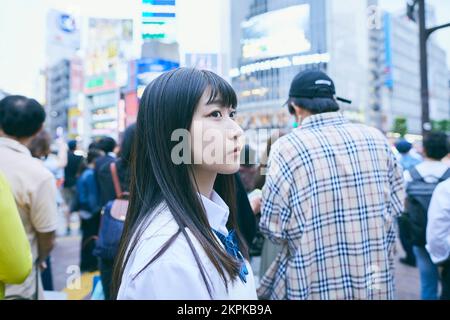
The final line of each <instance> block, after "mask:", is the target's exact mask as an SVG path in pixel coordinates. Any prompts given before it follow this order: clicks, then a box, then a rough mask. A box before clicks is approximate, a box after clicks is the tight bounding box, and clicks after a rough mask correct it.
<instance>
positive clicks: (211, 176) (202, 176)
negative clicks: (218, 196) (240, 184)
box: [193, 165, 217, 199]
mask: <svg viewBox="0 0 450 320" xmlns="http://www.w3.org/2000/svg"><path fill="white" fill-rule="evenodd" d="M193 174H194V178H195V181H196V182H197V186H198V191H199V192H200V193H201V194H202V195H203V196H205V197H207V198H208V199H210V198H211V193H212V191H213V188H214V182H215V181H216V177H217V172H213V171H207V170H204V169H202V168H200V167H199V166H196V165H194V168H193Z"/></svg>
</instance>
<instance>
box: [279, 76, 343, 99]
mask: <svg viewBox="0 0 450 320" xmlns="http://www.w3.org/2000/svg"><path fill="white" fill-rule="evenodd" d="M289 98H310V99H311V98H330V99H336V100H339V101H342V102H345V103H352V102H351V100H348V99H344V98H341V97H336V89H335V87H334V82H333V80H331V78H330V77H329V76H327V75H326V74H325V73H324V72H322V71H319V70H305V71H302V72H300V73H299V74H297V75H296V76H295V78H294V80H292V83H291V88H290V89H289ZM288 101H289V99H288V100H287V101H286V103H285V104H284V105H286V104H287V103H288Z"/></svg>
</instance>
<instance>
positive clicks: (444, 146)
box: [423, 132, 449, 160]
mask: <svg viewBox="0 0 450 320" xmlns="http://www.w3.org/2000/svg"><path fill="white" fill-rule="evenodd" d="M423 149H424V151H425V154H426V156H427V157H428V158H431V159H434V160H442V159H443V158H444V157H445V156H446V155H447V154H448V151H449V141H448V136H447V134H446V133H445V132H431V133H429V134H428V136H427V137H426V138H425V139H424V140H423Z"/></svg>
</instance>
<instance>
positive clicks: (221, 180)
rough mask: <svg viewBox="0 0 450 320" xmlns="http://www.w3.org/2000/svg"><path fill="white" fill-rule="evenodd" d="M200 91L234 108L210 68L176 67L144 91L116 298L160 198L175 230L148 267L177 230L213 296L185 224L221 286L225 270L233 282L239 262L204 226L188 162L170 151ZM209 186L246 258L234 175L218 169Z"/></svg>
mask: <svg viewBox="0 0 450 320" xmlns="http://www.w3.org/2000/svg"><path fill="white" fill-rule="evenodd" d="M205 92H209V93H210V96H209V101H208V103H211V102H213V101H217V100H218V101H221V103H222V104H223V105H224V106H226V107H230V108H236V105H237V98H236V94H235V92H234V90H233V88H232V87H231V86H230V85H229V84H228V83H227V82H226V81H225V80H223V79H222V78H220V77H219V76H218V75H216V74H214V73H212V72H209V71H203V70H197V69H190V68H179V69H175V70H173V71H170V72H167V73H164V74H162V75H161V76H159V77H158V78H156V79H155V80H154V81H153V82H152V83H150V84H149V85H148V86H147V88H146V89H145V91H144V94H143V96H142V99H141V102H140V106H139V112H138V117H137V122H136V134H135V139H134V140H135V141H134V147H133V152H132V160H131V183H130V203H129V207H128V213H127V218H126V221H125V226H124V232H123V234H122V238H121V244H120V249H119V253H118V256H117V258H116V261H115V268H114V274H113V283H112V297H113V298H116V297H117V293H118V290H119V287H120V283H121V280H122V275H123V271H124V269H125V266H126V264H127V262H128V260H129V258H130V255H131V253H132V251H133V249H134V248H135V246H136V245H137V242H138V241H139V237H140V235H142V232H143V231H144V230H145V228H146V227H147V226H148V224H149V223H151V216H152V212H154V211H155V209H156V208H157V207H158V206H159V205H160V204H161V203H163V202H165V205H167V207H168V209H169V210H170V212H171V213H172V215H173V217H174V220H175V221H176V223H177V224H178V226H179V229H178V232H177V233H176V234H174V235H173V236H172V237H171V238H170V239H169V240H168V241H167V242H166V243H165V244H164V245H163V246H162V248H161V249H160V251H159V252H158V253H157V254H156V256H155V258H153V259H152V260H151V261H149V262H148V264H147V266H148V265H149V264H151V263H152V262H153V261H155V260H156V259H157V258H159V257H160V256H161V255H162V254H163V253H164V252H165V251H166V250H167V249H168V248H169V246H170V245H171V244H172V243H173V242H174V241H175V239H176V238H177V237H178V236H179V235H180V233H181V234H183V236H184V237H185V238H186V240H187V242H188V244H189V246H190V248H191V250H192V252H193V254H194V257H195V259H196V261H197V265H198V267H199V269H200V272H201V275H202V278H203V280H204V281H205V284H206V287H207V289H208V292H209V294H210V296H212V295H211V286H210V283H209V281H208V279H207V277H208V275H207V274H206V272H205V270H204V267H203V265H202V263H201V261H200V259H199V255H198V253H197V252H196V250H195V248H194V246H193V243H192V241H191V239H190V238H189V236H188V234H187V233H186V230H185V228H188V229H189V230H190V231H191V232H192V234H193V235H194V236H195V238H196V239H197V240H198V241H199V242H200V244H201V246H202V247H203V249H204V250H205V252H206V254H207V256H208V258H209V259H210V260H211V262H212V264H213V265H214V266H215V268H216V269H217V271H218V272H219V274H220V276H221V278H222V280H223V281H224V283H225V286H226V288H228V286H227V275H228V276H229V277H230V278H231V279H232V280H233V281H234V280H236V279H237V276H238V274H239V262H238V261H236V260H235V259H234V258H232V257H230V256H229V255H228V254H227V253H226V252H225V250H224V249H223V248H222V247H221V245H220V244H219V243H218V241H217V240H216V238H215V236H214V234H213V231H212V230H211V228H210V226H209V223H208V220H207V217H206V213H205V209H204V207H203V204H202V202H201V200H200V198H199V197H198V192H199V190H198V186H197V183H196V181H195V179H193V172H192V166H191V165H188V164H184V163H182V164H179V165H177V164H174V163H173V162H172V160H171V151H172V149H173V147H174V146H175V145H176V144H177V142H175V141H171V135H172V133H173V131H174V130H176V129H186V130H189V129H190V127H191V123H192V119H193V115H194V112H195V110H196V108H197V105H198V104H199V101H200V99H201V97H202V95H203V94H204V93H205ZM214 189H215V191H216V192H217V193H218V194H219V195H220V196H221V197H222V199H223V200H224V201H225V203H226V204H227V205H228V206H229V209H230V215H229V220H228V223H227V227H228V228H233V229H235V230H236V233H237V236H238V241H239V245H240V248H241V251H242V253H243V254H244V256H245V257H247V258H248V251H247V246H246V244H245V241H244V240H243V238H242V235H241V233H240V232H239V230H238V226H237V222H236V221H237V219H236V201H235V197H236V194H235V185H234V176H233V175H221V174H218V175H217V178H216V181H215V185H214ZM147 266H146V267H147Z"/></svg>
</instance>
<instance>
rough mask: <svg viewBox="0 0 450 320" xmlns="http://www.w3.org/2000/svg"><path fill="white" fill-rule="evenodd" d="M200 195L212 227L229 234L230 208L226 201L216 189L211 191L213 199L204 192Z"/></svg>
mask: <svg viewBox="0 0 450 320" xmlns="http://www.w3.org/2000/svg"><path fill="white" fill-rule="evenodd" d="M200 196H201V200H202V203H203V207H204V208H205V211H206V217H207V218H208V222H209V225H210V226H211V228H213V229H214V230H217V231H219V232H220V233H222V234H224V235H225V236H227V235H228V229H227V222H228V216H229V214H230V210H229V208H228V206H227V204H226V203H225V201H223V200H222V198H221V197H220V196H219V195H218V194H217V192H215V191H214V190H213V192H212V193H211V199H208V198H207V197H205V196H204V195H202V194H200Z"/></svg>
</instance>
